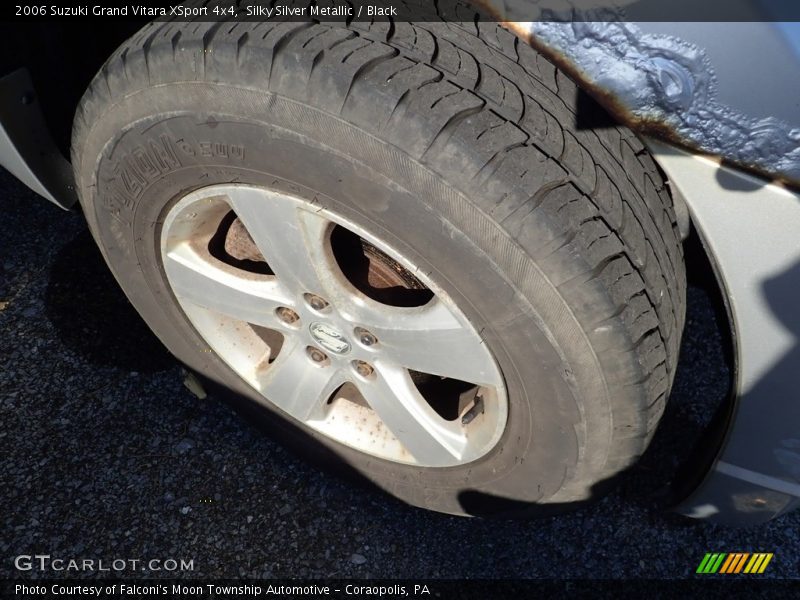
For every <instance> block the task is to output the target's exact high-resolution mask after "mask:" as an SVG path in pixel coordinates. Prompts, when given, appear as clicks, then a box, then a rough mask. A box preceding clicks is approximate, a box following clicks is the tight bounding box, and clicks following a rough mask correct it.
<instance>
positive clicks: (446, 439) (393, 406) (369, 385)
mask: <svg viewBox="0 0 800 600" xmlns="http://www.w3.org/2000/svg"><path fill="white" fill-rule="evenodd" d="M357 385H358V389H359V390H360V391H361V393H362V395H363V396H364V398H365V399H366V401H367V403H368V404H369V405H370V407H372V410H374V411H375V412H376V413H377V414H378V416H379V417H380V418H381V420H382V421H383V423H384V425H386V427H388V428H389V430H390V431H391V432H392V433H393V434H394V435H395V437H396V438H397V439H398V440H399V441H400V443H401V444H403V446H404V447H405V448H406V450H408V452H409V453H411V455H412V456H413V457H414V458H415V459H416V460H417V461H418V462H421V463H423V464H427V465H431V466H439V465H447V464H452V463H453V459H458V458H460V457H461V455H462V453H463V451H464V448H465V447H466V444H467V439H466V436H465V434H464V431H463V429H462V428H461V426H460V424H459V423H458V422H450V421H445V420H444V419H442V418H441V417H440V416H439V415H438V414H436V411H434V410H433V409H432V408H431V407H430V405H429V404H428V403H427V402H426V401H425V398H423V397H422V395H421V394H420V393H419V391H418V390H417V387H416V386H415V385H414V382H413V381H412V380H411V376H410V375H409V374H408V371H406V370H405V369H403V368H401V367H397V366H395V365H391V364H385V363H377V364H376V372H375V375H374V377H373V378H372V379H371V380H370V381H359V382H358V384H357Z"/></svg>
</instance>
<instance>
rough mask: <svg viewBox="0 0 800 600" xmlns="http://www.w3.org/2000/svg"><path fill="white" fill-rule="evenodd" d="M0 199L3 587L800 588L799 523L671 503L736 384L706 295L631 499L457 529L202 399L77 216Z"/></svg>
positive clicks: (627, 483)
mask: <svg viewBox="0 0 800 600" xmlns="http://www.w3.org/2000/svg"><path fill="white" fill-rule="evenodd" d="M0 190H2V192H1V193H0V208H2V211H3V218H2V221H0V447H1V448H2V453H0V506H2V507H3V508H2V510H0V532H2V534H0V557H2V562H1V564H2V568H0V577H3V576H9V575H11V574H12V573H13V572H14V568H13V563H12V558H13V557H14V556H16V555H19V554H35V553H47V554H51V555H52V556H54V557H66V558H70V557H90V558H105V559H108V560H110V559H111V558H119V557H122V558H136V557H141V558H145V559H149V558H161V559H165V558H170V557H172V558H185V559H193V560H194V570H193V571H192V572H191V573H184V574H183V575H185V576H191V577H238V576H247V577H305V576H309V577H408V578H427V577H437V578H438V577H442V578H461V577H484V578H491V577H498V578H500V577H502V578H516V577H553V576H558V577H574V578H583V577H604V578H650V577H686V576H689V575H691V574H692V573H693V571H694V569H695V568H696V566H697V564H698V563H699V561H700V560H701V558H702V557H703V554H704V553H705V552H706V551H737V550H740V551H741V550H744V551H747V550H754V551H755V550H761V551H770V552H775V553H776V556H775V559H774V560H773V562H772V564H771V566H770V568H769V570H768V572H767V575H768V576H772V577H787V578H798V577H800V568H799V567H798V561H797V557H798V556H800V535H799V533H800V527H798V526H799V525H800V511H798V512H795V513H794V514H790V515H787V516H785V517H783V518H781V519H778V520H776V521H773V522H771V523H770V524H768V525H766V526H763V527H760V528H756V529H751V530H739V529H727V528H722V527H716V526H710V525H701V524H697V523H695V522H693V521H689V520H685V519H683V518H681V517H678V516H676V515H674V514H670V513H667V512H664V511H662V510H661V509H659V508H658V505H657V502H656V498H657V492H658V490H659V488H660V485H661V482H662V481H663V478H664V477H665V476H666V475H665V474H666V473H668V472H669V471H670V469H671V468H672V467H673V466H674V464H675V462H676V461H677V460H678V459H679V458H680V456H681V453H682V451H685V448H686V447H687V445H688V440H690V439H691V437H692V435H694V434H695V433H696V432H697V431H698V430H699V428H700V427H701V426H702V424H703V423H705V422H706V420H707V419H708V416H709V414H710V411H711V407H713V406H715V405H716V404H718V403H719V402H720V400H721V399H722V398H723V397H724V396H725V394H726V385H727V383H726V382H727V381H728V377H729V373H728V368H727V366H726V364H725V361H724V359H723V357H722V352H721V341H720V334H719V331H718V330H717V328H716V321H715V315H714V311H713V308H712V306H711V304H710V302H709V299H708V297H707V296H706V294H705V292H704V290H703V289H702V288H700V287H697V286H696V285H694V286H691V287H690V290H689V305H690V307H689V311H690V312H689V320H688V328H687V331H688V333H687V335H686V336H685V340H684V347H683V351H682V357H681V360H682V364H681V369H680V372H679V374H678V380H677V382H676V386H675V390H674V392H673V397H672V400H671V403H670V405H669V408H668V412H667V414H666V417H665V422H664V426H663V427H662V428H661V430H659V433H658V434H657V436H656V439H655V442H654V444H653V446H652V447H651V449H650V450H649V451H648V454H647V455H646V456H645V458H644V459H643V461H642V463H641V464H640V465H639V466H638V467H637V468H635V469H634V470H632V471H631V472H630V473H629V474H628V475H626V476H625V478H624V480H623V482H622V484H621V486H620V487H619V488H618V489H617V490H616V491H615V492H613V493H612V494H611V495H610V496H608V497H606V498H605V499H603V500H602V501H600V502H599V503H598V504H596V505H594V506H592V507H589V508H584V509H582V510H579V511H577V512H574V513H571V514H567V515H564V516H560V517H554V518H548V519H544V520H539V521H528V522H511V521H482V520H476V519H461V518H455V517H449V516H443V515H438V514H433V513H428V512H425V511H422V510H418V509H415V508H411V507H408V506H406V505H404V504H401V503H400V502H398V501H396V500H393V499H392V498H388V497H386V496H384V495H383V494H381V493H379V492H377V491H375V490H371V489H364V488H363V487H359V486H356V485H354V484H352V483H350V482H346V481H342V480H340V479H338V478H337V477H334V476H331V475H327V474H325V473H321V472H319V471H318V470H316V469H315V468H313V467H311V466H309V465H307V464H306V463H304V462H302V461H301V460H299V459H297V458H295V457H294V456H292V455H290V454H289V453H288V452H286V451H285V450H283V449H282V448H281V447H279V446H278V445H276V444H275V443H273V442H272V441H271V440H270V439H268V438H267V437H265V436H264V435H263V434H261V433H260V432H259V431H257V430H256V429H255V428H253V427H251V426H250V425H248V424H247V423H246V422H244V421H243V420H241V419H240V418H239V417H238V416H237V414H236V413H234V412H233V411H232V410H231V409H230V408H229V407H228V406H227V405H225V404H222V403H219V402H217V401H214V400H213V399H207V400H199V399H197V398H196V397H195V396H193V395H192V394H190V393H189V392H188V391H187V389H186V388H185V387H184V386H183V383H182V382H183V376H182V371H181V367H180V365H178V364H177V362H176V361H175V360H174V359H173V358H172V357H171V356H170V355H168V354H167V353H166V351H165V350H164V349H163V348H162V347H161V346H160V344H159V342H158V341H157V340H156V338H155V337H154V336H153V335H152V334H151V333H150V332H149V330H147V328H146V327H145V326H144V324H143V323H142V322H141V321H140V320H139V318H138V316H137V315H136V313H135V312H134V311H133V309H132V308H131V307H130V305H129V304H128V303H127V300H126V299H125V297H124V296H123V294H122V293H121V291H120V290H119V289H118V288H117V286H116V285H115V283H114V281H113V279H112V277H111V276H110V274H109V273H108V272H107V271H106V267H105V265H104V263H103V262H102V259H101V257H100V254H99V252H98V251H97V249H96V248H95V246H94V243H93V241H92V239H91V237H90V235H89V234H88V232H87V230H86V227H85V225H84V222H83V220H82V217H81V215H80V214H77V213H65V212H63V211H60V210H59V209H57V208H56V207H54V206H52V205H50V204H49V203H47V202H45V201H43V200H41V199H39V198H38V197H37V196H35V195H34V194H33V193H31V192H30V191H28V190H27V189H26V188H24V187H23V186H22V185H21V184H19V183H18V182H16V181H15V180H14V179H12V178H11V177H9V176H8V175H7V174H5V173H0ZM675 432H680V435H676V433H675ZM668 433H669V435H668Z"/></svg>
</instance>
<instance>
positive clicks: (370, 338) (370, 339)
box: [356, 327, 378, 346]
mask: <svg viewBox="0 0 800 600" xmlns="http://www.w3.org/2000/svg"><path fill="white" fill-rule="evenodd" d="M356 335H357V336H358V341H359V342H361V344H362V345H364V346H374V345H375V344H377V343H378V338H376V337H375V336H374V335H372V334H371V333H370V332H369V331H367V330H366V329H362V328H360V327H359V328H358V329H356Z"/></svg>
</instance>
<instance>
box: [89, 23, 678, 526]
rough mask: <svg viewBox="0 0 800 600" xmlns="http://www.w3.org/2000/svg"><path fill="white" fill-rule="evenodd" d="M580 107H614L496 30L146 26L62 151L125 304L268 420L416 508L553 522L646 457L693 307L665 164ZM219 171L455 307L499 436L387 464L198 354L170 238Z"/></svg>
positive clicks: (307, 448) (99, 85)
mask: <svg viewBox="0 0 800 600" xmlns="http://www.w3.org/2000/svg"><path fill="white" fill-rule="evenodd" d="M587 107H588V111H589V113H591V114H592V115H595V116H596V115H598V114H601V113H602V111H600V110H599V109H597V108H596V107H595V106H594V105H593V104H592V102H591V101H590V100H588V99H587V98H586V97H584V96H583V95H582V93H581V92H580V91H579V90H578V89H577V88H576V86H575V85H574V84H573V83H572V82H571V81H570V80H569V79H568V78H567V77H565V76H564V75H563V74H562V73H561V72H560V71H558V70H557V69H556V68H555V67H554V66H553V65H551V64H550V63H548V62H547V61H546V60H545V59H544V58H543V57H542V56H541V55H539V54H537V53H536V52H535V51H534V50H532V49H531V48H529V47H527V46H525V45H524V44H522V43H521V42H519V41H518V40H517V39H516V38H514V36H513V35H512V34H510V33H509V32H507V31H505V30H504V29H502V28H501V27H499V26H497V25H496V24H491V23H478V25H474V24H473V23H468V24H464V25H463V26H460V25H457V24H452V23H450V24H445V23H420V24H407V23H395V24H394V25H393V27H391V28H390V27H388V26H387V24H385V23H376V24H372V25H370V24H365V23H356V22H354V23H351V24H350V25H349V26H344V25H340V26H335V25H325V24H312V23H248V24H243V23H238V24H235V25H234V24H230V23H154V24H151V25H148V26H146V27H145V28H144V29H143V30H142V31H141V32H140V33H139V34H137V35H136V36H135V37H134V38H132V39H131V40H130V41H129V42H127V43H126V44H124V45H123V46H122V47H121V48H120V49H119V50H118V51H117V52H116V53H115V54H114V55H113V56H112V57H111V58H110V59H109V60H108V62H107V63H106V64H105V66H104V67H103V68H102V70H101V72H100V73H99V74H98V75H97V77H96V78H95V80H94V81H93V83H92V84H91V86H90V88H89V89H88V91H87V92H86V94H85V96H84V98H83V100H82V103H81V105H80V107H79V109H78V111H77V115H76V120H75V127H74V136H73V164H74V169H75V175H76V180H77V182H78V186H79V192H80V197H81V203H82V205H83V208H84V212H85V214H86V217H87V219H88V222H89V225H90V228H91V230H92V232H93V235H94V236H95V239H96V240H97V242H98V244H99V246H100V248H101V250H102V252H103V254H104V256H105V258H106V260H107V262H108V264H109V266H110V268H111V269H112V271H113V272H114V274H115V276H116V278H117V280H118V281H119V283H120V285H121V286H122V287H123V289H124V290H125V292H126V294H127V296H128V298H129V299H130V301H131V302H132V303H133V305H134V306H135V307H136V309H137V310H138V311H139V313H140V314H141V315H142V317H143V318H144V319H145V320H146V321H147V323H148V324H149V326H150V327H151V328H152V329H153V331H155V332H156V334H157V335H158V336H159V337H160V339H161V340H162V341H163V343H164V344H165V345H166V346H167V347H168V348H169V349H170V351H171V352H172V353H173V354H174V355H175V356H176V357H178V358H179V359H180V360H181V361H183V362H184V363H186V364H187V365H188V366H189V367H190V368H192V369H194V370H195V371H197V372H199V373H202V374H204V375H205V376H206V377H207V378H208V379H210V380H212V381H214V382H217V383H219V384H221V385H222V386H223V387H224V388H226V389H228V390H231V391H233V392H234V396H235V397H236V398H239V399H240V400H239V402H241V403H242V405H243V406H244V407H245V408H246V409H247V410H249V411H250V412H252V413H253V414H257V415H259V420H260V421H261V422H262V424H264V425H265V426H266V427H267V429H268V430H269V431H270V432H271V434H272V435H274V436H276V437H278V438H280V439H281V440H282V441H283V442H284V443H286V444H287V445H289V446H290V447H292V448H294V449H295V450H297V451H298V452H300V453H302V454H303V455H305V456H306V457H308V458H310V459H312V460H315V461H319V462H322V463H324V464H326V465H328V466H332V467H338V468H340V469H342V470H347V471H351V472H355V473H357V474H358V475H359V476H360V477H363V478H364V479H365V480H367V481H369V482H372V483H373V484H374V485H376V486H378V487H380V488H381V489H383V490H386V491H387V492H389V493H390V494H392V495H394V496H396V497H398V498H400V499H402V500H404V501H405V502H408V503H410V504H413V505H416V506H420V507H424V508H428V509H433V510H436V511H442V512H446V513H452V514H468V515H498V514H501V515H541V514H551V513H553V512H557V511H560V510H564V509H568V508H572V507H575V506H578V505H580V504H581V503H582V502H584V501H586V500H589V499H591V498H594V497H597V496H598V495H599V494H600V493H601V492H603V491H604V490H605V488H606V487H607V484H608V483H609V482H611V481H612V480H613V479H614V478H615V476H616V475H618V474H619V473H620V472H622V471H623V470H624V469H626V468H627V467H629V466H630V465H631V464H632V463H633V462H634V461H635V460H636V459H637V458H638V457H639V456H640V455H641V454H642V453H643V452H644V450H645V449H646V447H647V445H648V443H649V441H650V439H651V437H652V436H653V433H654V431H655V429H656V426H657V424H658V421H659V418H660V416H661V414H662V412H663V410H664V404H665V402H666V399H667V397H668V395H669V391H670V387H671V384H672V380H673V377H674V373H675V367H676V362H677V356H678V349H679V344H680V337H681V331H682V328H683V321H684V306H685V274H684V265H683V254H682V247H681V243H680V238H679V234H678V230H677V224H676V218H675V212H674V210H673V206H672V202H671V199H670V196H669V194H668V191H667V189H666V188H665V184H664V180H663V178H662V176H661V174H660V172H659V171H658V169H657V168H656V166H655V164H654V163H653V161H652V159H651V158H650V156H649V154H648V153H647V150H646V149H645V148H644V147H643V146H642V144H641V143H640V142H639V141H638V140H637V138H636V137H635V136H634V135H633V134H631V132H629V131H628V130H626V129H624V128H622V127H618V126H613V125H608V126H605V127H603V128H585V127H581V128H579V127H578V126H577V124H576V121H577V118H578V117H577V115H578V110H579V108H580V110H581V111H586V110H587ZM581 116H582V117H583V116H585V115H584V112H581ZM230 182H239V183H246V184H249V185H253V186H260V187H263V188H268V189H278V190H282V191H284V192H287V193H290V194H292V195H294V196H297V197H300V198H303V199H305V200H307V201H309V202H316V203H319V205H320V206H321V207H324V208H325V209H326V210H327V209H330V210H335V211H336V212H337V213H338V214H342V215H346V217H347V219H349V220H350V221H351V222H354V223H357V224H359V226H360V227H363V228H364V229H365V230H367V231H370V232H371V233H372V234H373V235H375V236H376V237H377V238H380V239H382V240H387V241H390V242H391V244H392V245H393V247H396V248H402V250H403V254H404V256H407V257H410V260H411V261H412V262H413V263H414V264H415V265H417V266H418V267H419V268H420V269H421V271H422V272H424V273H426V276H427V277H428V279H429V280H430V281H433V282H435V283H436V285H438V286H439V287H440V288H441V289H442V290H444V292H446V293H447V294H448V295H449V297H451V298H452V299H453V300H454V301H455V303H456V304H457V305H458V307H459V309H460V310H462V311H463V313H464V314H465V315H466V317H467V318H468V319H469V321H470V323H471V324H472V325H473V326H474V327H475V329H476V330H478V331H480V332H481V333H480V334H481V336H482V337H483V341H484V342H485V343H486V344H487V346H488V348H489V349H490V350H491V353H492V355H493V356H494V359H495V360H496V362H497V365H498V366H499V368H500V370H501V371H502V374H503V378H504V383H505V389H506V391H507V402H508V417H507V423H506V425H505V429H504V430H503V432H502V437H501V438H500V439H499V441H497V443H496V445H495V446H494V447H493V448H492V449H491V450H490V451H488V452H487V453H486V454H485V455H483V456H481V457H480V458H478V459H477V460H474V461H472V462H469V463H468V464H463V465H456V466H449V467H442V468H431V467H420V466H416V465H413V464H400V463H397V462H393V461H388V460H383V459H381V458H376V457H375V456H371V455H368V454H365V453H362V452H359V451H357V450H354V449H353V448H351V447H349V446H347V445H344V444H341V443H338V442H336V441H333V440H331V439H330V438H328V437H326V436H325V435H322V434H320V433H319V432H318V431H315V430H314V429H312V428H309V427H306V426H305V425H303V424H300V423H298V422H295V421H293V420H292V419H290V418H287V417H285V415H283V414H282V413H281V411H279V410H277V409H275V408H274V407H271V406H270V404H269V403H265V402H263V398H260V397H259V394H258V393H257V392H256V391H255V390H254V389H253V388H252V387H251V386H249V385H247V384H246V383H245V382H244V381H243V380H242V378H241V377H240V376H239V375H237V374H236V373H235V372H234V371H233V370H232V369H231V368H230V367H229V366H228V364H226V363H225V362H224V361H223V360H221V359H220V357H219V356H218V355H217V354H216V353H215V352H208V351H204V349H205V348H207V347H208V346H207V344H206V343H205V342H204V339H203V338H202V337H201V335H200V334H199V333H198V331H197V329H196V327H194V326H193V325H192V323H191V322H190V321H189V320H188V319H187V316H186V314H185V313H184V311H182V310H181V307H180V305H179V303H178V302H177V301H176V297H175V295H174V294H173V293H172V291H171V289H170V286H169V283H168V281H167V278H166V276H165V271H164V265H163V260H162V258H161V256H160V255H159V239H160V237H159V236H160V235H161V230H162V227H163V226H164V222H165V215H166V214H167V213H168V211H169V210H170V207H171V206H174V205H175V203H176V202H177V201H178V199H179V198H181V197H183V196H185V195H186V194H187V193H189V192H191V191H192V190H197V189H201V188H203V186H208V185H212V184H225V183H230ZM241 399H244V400H241Z"/></svg>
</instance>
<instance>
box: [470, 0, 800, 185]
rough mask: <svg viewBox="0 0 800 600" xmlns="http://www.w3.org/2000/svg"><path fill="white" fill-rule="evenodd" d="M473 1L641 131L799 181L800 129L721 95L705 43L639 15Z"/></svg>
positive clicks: (784, 181)
mask: <svg viewBox="0 0 800 600" xmlns="http://www.w3.org/2000/svg"><path fill="white" fill-rule="evenodd" d="M471 2H472V3H473V5H475V6H476V7H477V9H478V10H480V11H483V12H484V13H486V14H488V15H489V16H490V17H491V18H492V19H494V20H496V21H497V22H498V23H499V24H500V25H501V26H503V27H505V28H506V29H508V30H509V31H511V32H512V33H514V34H515V35H516V36H517V37H518V38H520V39H521V40H522V41H523V42H525V43H527V44H529V45H530V46H532V47H533V48H534V49H536V50H537V51H538V52H539V53H541V54H542V55H544V56H545V57H546V58H547V59H548V60H549V61H550V62H552V63H553V64H554V65H556V66H557V67H558V68H559V69H560V70H561V71H563V72H564V73H565V74H567V75H568V76H569V77H570V78H571V79H573V80H574V81H575V82H576V83H577V84H578V85H579V86H580V87H581V88H582V89H583V90H584V91H586V93H588V94H589V95H590V96H592V97H593V98H594V99H595V100H596V101H597V102H598V103H599V104H600V105H601V106H603V108H605V109H606V110H607V111H608V112H609V113H610V114H611V115H612V116H613V117H614V118H615V119H616V120H617V121H619V122H620V123H622V124H624V125H626V126H628V127H630V128H631V129H632V130H634V131H636V132H637V133H639V134H641V135H646V136H651V137H654V138H657V139H660V140H662V141H665V142H667V143H670V144H672V145H675V146H678V147H681V148H684V149H686V150H689V151H691V152H693V153H697V154H702V155H704V156H707V157H709V158H711V159H713V160H716V161H718V162H720V164H725V165H729V166H732V167H735V168H738V169H742V170H745V171H747V172H749V173H751V174H753V175H756V176H758V177H761V178H763V179H766V180H767V181H768V182H769V183H774V184H777V185H781V186H784V187H789V188H793V189H795V190H797V189H800V130H798V129H793V128H792V127H791V126H790V125H789V124H788V123H785V122H783V121H781V120H779V119H777V118H774V117H768V118H766V119H752V118H750V117H747V116H746V115H743V114H741V113H738V112H737V111H734V110H733V109H730V108H729V107H725V106H722V105H720V104H718V103H715V102H714V100H713V89H714V87H715V84H716V81H715V75H714V72H713V69H712V67H711V65H710V63H709V61H708V59H707V58H706V56H705V52H704V51H703V49H701V48H698V47H697V46H695V45H693V44H689V43H687V42H684V41H683V40H680V39H678V38H674V37H671V36H654V35H646V34H643V33H641V32H640V31H639V30H638V28H637V27H636V25H635V24H633V23H625V22H622V21H610V22H580V23H572V22H555V21H542V22H519V21H508V20H505V17H506V12H505V10H504V7H503V8H498V2H499V3H500V4H503V2H502V0H471ZM639 39H641V40H643V43H642V44H641V46H640V47H639V48H636V49H634V51H633V52H631V54H633V55H634V56H636V57H637V58H641V60H638V61H636V62H635V63H634V61H632V60H630V61H627V60H626V59H627V58H629V57H628V56H626V55H625V53H624V50H622V49H621V48H620V46H621V45H624V44H625V43H627V42H631V41H634V43H635V40H639ZM567 41H568V42H570V43H565V42H567ZM612 42H615V43H612ZM604 61H605V64H603V63H604ZM581 63H583V65H582V64H581ZM585 65H591V66H592V67H593V68H591V69H589V68H585ZM648 69H649V70H648ZM626 74H627V75H630V74H635V80H628V81H625V77H624V75H626ZM601 78H602V81H600V80H599V79H601ZM634 83H635V84H636V89H635V92H634V93H631V89H630V88H631V87H633V84H634ZM626 88H627V89H626ZM626 94H627V95H628V98H627V99H624V96H625V95H626ZM637 100H638V101H639V105H636V101H637ZM697 115H701V118H698V117H697Z"/></svg>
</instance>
